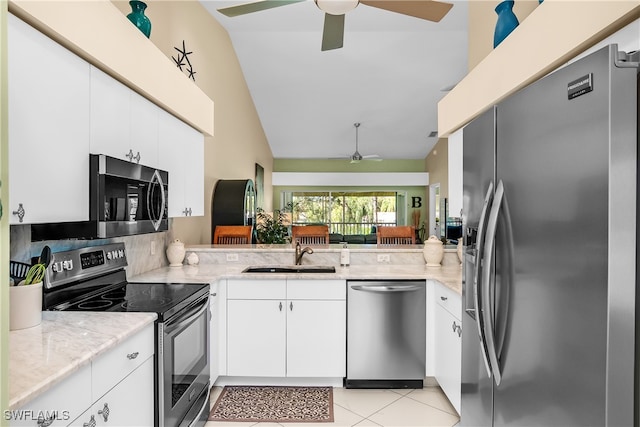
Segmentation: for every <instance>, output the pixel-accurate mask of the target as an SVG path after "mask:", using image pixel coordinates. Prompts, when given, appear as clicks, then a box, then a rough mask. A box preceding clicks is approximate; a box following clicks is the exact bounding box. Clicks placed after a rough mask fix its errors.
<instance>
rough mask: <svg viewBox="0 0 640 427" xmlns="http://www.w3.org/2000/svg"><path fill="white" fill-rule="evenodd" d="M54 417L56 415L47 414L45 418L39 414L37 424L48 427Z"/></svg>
mask: <svg viewBox="0 0 640 427" xmlns="http://www.w3.org/2000/svg"><path fill="white" fill-rule="evenodd" d="M55 417H56V416H55V415H49V416H48V417H46V418H45V417H44V415H42V414H40V415H39V416H38V426H40V427H49V426H50V425H51V424H52V423H53V421H54V419H55Z"/></svg>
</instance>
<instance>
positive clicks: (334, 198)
mask: <svg viewBox="0 0 640 427" xmlns="http://www.w3.org/2000/svg"><path fill="white" fill-rule="evenodd" d="M396 196H397V195H396V193H395V192H349V193H346V192H332V191H323V192H322V191H321V192H294V193H292V194H291V197H292V199H291V200H292V202H293V213H292V217H293V224H296V225H304V224H327V225H329V232H330V233H340V234H369V233H375V227H377V226H385V225H396V224H397V212H396Z"/></svg>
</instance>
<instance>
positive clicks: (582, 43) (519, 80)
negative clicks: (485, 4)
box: [438, 0, 640, 137]
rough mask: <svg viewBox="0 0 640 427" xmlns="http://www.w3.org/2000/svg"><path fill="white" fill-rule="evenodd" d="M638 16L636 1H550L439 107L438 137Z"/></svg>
mask: <svg viewBox="0 0 640 427" xmlns="http://www.w3.org/2000/svg"><path fill="white" fill-rule="evenodd" d="M471 3H475V2H471ZM484 12H486V11H484ZM470 16H473V17H474V21H475V20H479V19H480V18H478V17H477V15H476V12H474V14H473V15H471V14H470ZM639 16H640V2H638V1H637V0H626V1H625V0H622V1H618V0H593V1H584V0H545V1H544V2H543V3H542V4H540V5H539V6H537V7H536V8H535V9H534V10H533V11H532V12H531V13H530V14H529V15H528V16H527V18H526V19H523V20H522V22H521V23H520V25H519V26H518V27H517V28H516V29H515V30H514V31H513V32H512V33H511V34H510V35H509V37H507V38H506V39H505V40H504V41H503V42H502V43H501V44H500V45H499V46H498V47H497V48H496V49H493V50H492V51H491V52H489V53H488V55H487V56H486V57H485V58H484V59H482V61H481V62H480V63H478V64H477V65H476V66H475V67H474V68H473V69H472V70H471V71H470V72H469V74H468V75H467V76H466V77H465V78H464V79H463V80H462V81H461V82H460V83H459V84H458V85H457V86H456V87H455V88H454V89H453V90H452V91H451V92H449V93H448V94H447V96H445V97H444V98H443V99H442V100H441V101H440V102H439V103H438V134H439V135H440V136H442V137H446V136H448V135H449V134H450V133H451V132H454V131H456V130H457V129H459V128H460V127H461V126H463V125H465V124H466V123H468V122H469V121H471V120H472V119H473V118H475V117H476V116H478V115H479V114H480V113H482V112H483V111H484V110H485V109H486V108H488V107H489V106H491V105H493V104H495V103H497V102H500V101H501V100H502V99H504V98H506V97H507V96H509V95H510V94H512V93H514V92H515V91H517V90H518V89H520V88H522V87H524V86H526V85H527V84H529V83H531V82H533V81H535V80H537V79H539V78H540V77H542V76H544V75H545V74H547V73H549V72H551V71H553V70H554V69H556V68H557V67H559V66H560V65H562V64H564V63H566V62H567V61H568V60H569V59H571V58H573V57H575V56H576V55H577V54H579V53H581V52H583V51H584V50H586V49H587V48H588V47H590V46H592V45H594V44H595V43H597V42H598V41H600V40H602V39H604V38H605V37H607V36H608V35H610V34H612V33H614V32H615V31H617V30H619V29H620V28H622V27H624V26H625V25H627V24H629V23H630V22H632V21H634V20H635V19H637V18H638V17H639ZM494 22H495V21H494ZM478 31H480V30H478ZM486 32H487V30H486V29H485V30H484V33H485V35H484V36H483V34H482V33H480V34H478V35H477V37H486V36H487V34H486ZM470 37H472V38H473V37H476V35H475V34H471V35H470ZM491 37H493V36H491ZM478 49H480V48H478ZM474 50H475V48H474ZM479 55H481V53H480V54H479ZM470 62H471V61H470Z"/></svg>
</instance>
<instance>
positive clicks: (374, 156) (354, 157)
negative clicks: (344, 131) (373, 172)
mask: <svg viewBox="0 0 640 427" xmlns="http://www.w3.org/2000/svg"><path fill="white" fill-rule="evenodd" d="M353 126H354V127H355V128H356V151H355V152H354V153H353V154H352V155H351V156H349V157H346V158H347V159H349V160H351V163H359V162H360V161H361V160H373V161H375V162H381V161H382V158H381V157H380V156H378V155H377V154H369V155H367V156H363V155H362V154H360V152H359V151H358V128H359V127H360V123H354V124H353ZM344 158H345V157H341V159H344Z"/></svg>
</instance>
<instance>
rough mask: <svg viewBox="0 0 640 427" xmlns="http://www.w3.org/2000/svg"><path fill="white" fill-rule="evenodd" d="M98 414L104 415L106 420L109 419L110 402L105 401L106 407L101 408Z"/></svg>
mask: <svg viewBox="0 0 640 427" xmlns="http://www.w3.org/2000/svg"><path fill="white" fill-rule="evenodd" d="M98 414H100V415H102V418H104V420H105V421H109V404H108V403H105V404H104V408H102V409H100V410H99V411H98Z"/></svg>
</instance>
